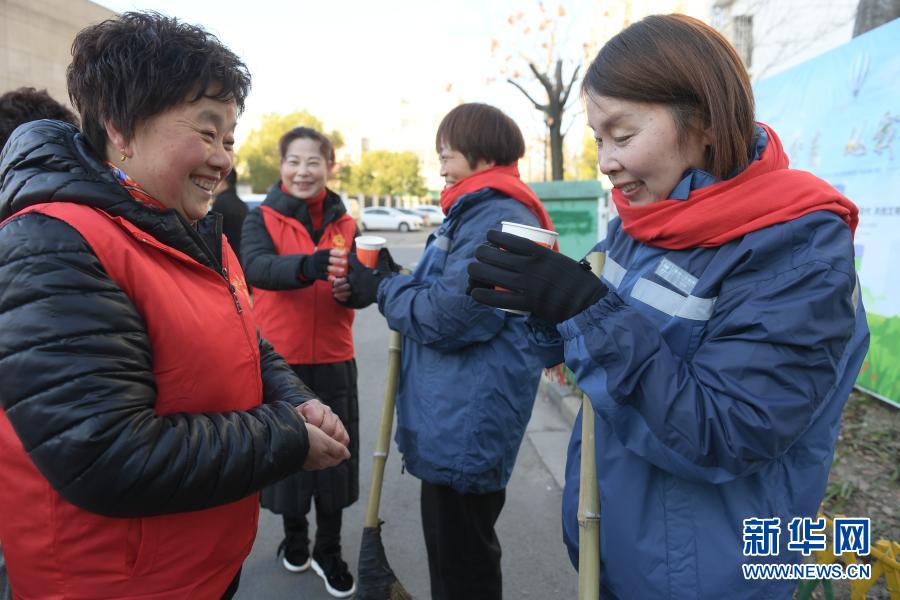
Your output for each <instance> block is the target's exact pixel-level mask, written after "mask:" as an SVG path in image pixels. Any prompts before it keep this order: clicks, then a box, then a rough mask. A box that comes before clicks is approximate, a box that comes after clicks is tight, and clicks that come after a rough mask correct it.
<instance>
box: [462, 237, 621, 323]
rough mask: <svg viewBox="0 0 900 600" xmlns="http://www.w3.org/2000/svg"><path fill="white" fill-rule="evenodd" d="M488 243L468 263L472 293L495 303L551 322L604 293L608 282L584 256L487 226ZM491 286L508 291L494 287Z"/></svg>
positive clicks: (569, 315)
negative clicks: (570, 254) (575, 256)
mask: <svg viewBox="0 0 900 600" xmlns="http://www.w3.org/2000/svg"><path fill="white" fill-rule="evenodd" d="M487 239H488V242H490V243H488V244H482V245H481V246H479V247H478V249H476V250H475V258H476V259H477V260H476V261H475V262H473V263H470V264H469V290H467V291H469V293H470V294H471V296H472V298H474V299H475V300H477V301H478V302H481V303H482V304H487V305H489V306H495V307H497V308H510V309H513V310H523V311H526V312H530V313H531V314H532V315H534V316H535V317H540V318H542V319H547V320H548V321H552V322H554V323H559V322H560V321H565V320H566V319H569V318H571V317H573V316H575V315H577V314H578V313H580V312H581V311H583V310H584V309H586V308H587V307H589V306H591V305H592V304H594V303H595V302H597V301H598V300H600V298H602V297H603V296H605V295H606V292H607V288H606V286H605V285H603V283H601V281H600V278H599V277H597V276H596V275H595V274H594V273H592V272H591V267H590V265H589V264H588V263H587V261H581V262H577V261H574V260H572V259H571V258H569V257H568V256H566V255H564V254H560V253H559V252H554V251H553V250H551V249H550V248H545V247H544V246H541V245H540V244H536V243H535V242H532V241H531V240H527V239H525V238H522V237H519V236H516V235H512V234H511V233H502V232H500V231H497V230H493V229H492V230H491V231H488V234H487ZM495 286H500V287H502V288H506V291H500V290H495V289H494V287H495Z"/></svg>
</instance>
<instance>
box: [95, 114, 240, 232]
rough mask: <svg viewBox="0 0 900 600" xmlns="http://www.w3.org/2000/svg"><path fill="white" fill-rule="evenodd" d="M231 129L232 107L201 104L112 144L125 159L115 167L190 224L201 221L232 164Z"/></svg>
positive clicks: (142, 126) (160, 117)
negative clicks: (127, 138) (122, 141)
mask: <svg viewBox="0 0 900 600" xmlns="http://www.w3.org/2000/svg"><path fill="white" fill-rule="evenodd" d="M236 123H237V106H236V105H235V103H234V102H221V101H218V100H213V99H211V98H201V99H200V100H198V101H196V102H184V103H182V104H179V105H177V106H175V107H174V108H171V109H169V110H167V111H165V112H162V113H160V114H158V115H155V116H153V117H151V118H150V119H148V120H147V121H145V122H143V123H140V124H138V125H137V126H136V127H135V130H134V136H133V137H132V138H131V140H130V141H128V142H127V143H124V144H117V143H115V142H116V140H112V139H111V141H112V142H113V145H114V146H115V147H116V148H120V149H121V150H117V151H121V152H122V153H124V154H125V155H126V156H127V157H128V158H127V160H126V161H125V162H124V163H123V162H118V165H119V166H121V168H122V169H123V170H124V171H125V172H126V173H127V174H128V176H129V177H131V179H133V180H134V181H136V182H137V183H138V184H139V185H140V186H141V187H142V188H144V191H146V192H147V193H148V194H150V195H151V196H153V198H155V199H156V200H158V201H159V202H160V203H161V204H163V205H164V206H166V207H168V208H174V209H175V210H176V211H178V212H179V213H180V214H181V215H182V216H183V217H184V218H186V219H187V220H189V221H191V222H193V221H197V220H198V219H202V218H203V217H204V216H205V215H206V213H207V211H208V209H209V200H210V197H211V196H212V194H213V192H214V190H215V189H216V186H218V184H219V182H220V181H221V180H222V179H224V178H225V176H226V175H227V174H228V172H229V171H230V170H231V167H232V165H233V164H234V127H235V125H236ZM114 135H115V134H114ZM119 141H121V140H119ZM111 154H112V153H111ZM110 158H111V159H113V160H115V159H116V158H118V157H115V156H110Z"/></svg>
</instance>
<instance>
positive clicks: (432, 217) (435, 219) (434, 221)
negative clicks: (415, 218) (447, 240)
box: [413, 205, 444, 225]
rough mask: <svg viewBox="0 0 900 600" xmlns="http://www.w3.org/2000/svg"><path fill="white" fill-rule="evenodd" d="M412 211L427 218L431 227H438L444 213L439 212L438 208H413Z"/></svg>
mask: <svg viewBox="0 0 900 600" xmlns="http://www.w3.org/2000/svg"><path fill="white" fill-rule="evenodd" d="M413 211H414V212H416V213H418V214H420V215H422V216H426V217H428V223H430V224H431V225H440V224H441V223H443V222H444V211H442V210H441V207H440V206H429V205H422V206H414V207H413Z"/></svg>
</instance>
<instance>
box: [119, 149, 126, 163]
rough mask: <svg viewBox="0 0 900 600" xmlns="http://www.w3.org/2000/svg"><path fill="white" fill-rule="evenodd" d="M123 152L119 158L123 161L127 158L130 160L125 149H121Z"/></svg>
mask: <svg viewBox="0 0 900 600" xmlns="http://www.w3.org/2000/svg"><path fill="white" fill-rule="evenodd" d="M121 152H122V156H121V157H120V158H119V160H121V161H122V162H125V161H126V160H128V157H127V156H126V155H125V151H124V150H121Z"/></svg>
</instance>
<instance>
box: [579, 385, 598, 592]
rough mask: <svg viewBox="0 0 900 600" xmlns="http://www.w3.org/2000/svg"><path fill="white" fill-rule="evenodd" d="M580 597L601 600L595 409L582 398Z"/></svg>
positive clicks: (587, 400)
mask: <svg viewBox="0 0 900 600" xmlns="http://www.w3.org/2000/svg"><path fill="white" fill-rule="evenodd" d="M578 528H579V533H578V598H579V600H597V598H599V597H600V497H599V494H598V492H597V457H596V447H595V446H594V407H593V406H591V400H590V398H588V397H587V394H582V395H581V489H580V490H579V494H578Z"/></svg>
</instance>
